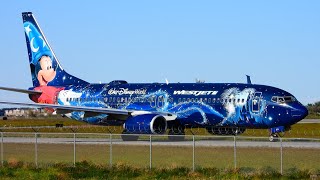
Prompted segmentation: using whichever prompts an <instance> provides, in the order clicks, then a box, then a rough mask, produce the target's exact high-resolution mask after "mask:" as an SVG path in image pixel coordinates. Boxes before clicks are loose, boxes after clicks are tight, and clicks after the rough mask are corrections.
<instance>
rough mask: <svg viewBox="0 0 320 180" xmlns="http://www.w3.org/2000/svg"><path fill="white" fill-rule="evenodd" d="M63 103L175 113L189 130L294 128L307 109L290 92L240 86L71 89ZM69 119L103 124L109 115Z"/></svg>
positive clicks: (122, 85) (77, 115)
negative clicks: (201, 128)
mask: <svg viewBox="0 0 320 180" xmlns="http://www.w3.org/2000/svg"><path fill="white" fill-rule="evenodd" d="M57 103H58V104H61V105H73V106H87V107H104V108H116V109H126V110H132V111H148V112H155V113H157V112H159V113H160V112H161V113H171V114H175V115H176V121H178V122H179V123H180V124H182V125H186V126H198V127H204V126H237V127H246V128H271V127H277V126H290V125H292V124H294V123H296V122H298V121H300V120H301V119H303V118H304V117H305V116H306V115H307V113H308V111H307V109H306V108H305V107H304V106H303V105H302V104H301V103H300V102H299V101H297V100H296V99H295V97H294V96H293V95H291V94H290V93H288V92H286V91H284V90H281V89H278V88H274V87H270V86H265V85H253V84H237V83H170V84H160V83H150V84H129V83H126V82H125V81H113V82H111V83H109V84H89V85H85V86H81V85H77V86H67V87H64V90H62V91H60V92H59V94H58V96H57ZM69 116H70V117H71V118H73V119H76V120H82V121H86V122H89V123H93V124H99V123H101V122H103V121H105V119H107V118H109V119H110V117H108V115H96V116H94V115H93V116H90V117H88V116H84V112H72V113H70V114H69Z"/></svg>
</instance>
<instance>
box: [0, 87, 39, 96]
mask: <svg viewBox="0 0 320 180" xmlns="http://www.w3.org/2000/svg"><path fill="white" fill-rule="evenodd" d="M0 89H1V90H6V91H13V92H19V93H26V94H41V93H42V92H41V91H33V90H26V89H18V88H9V87H1V86H0Z"/></svg>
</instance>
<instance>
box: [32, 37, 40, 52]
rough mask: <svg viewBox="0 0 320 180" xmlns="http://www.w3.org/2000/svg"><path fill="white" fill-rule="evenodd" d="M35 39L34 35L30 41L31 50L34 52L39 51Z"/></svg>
mask: <svg viewBox="0 0 320 180" xmlns="http://www.w3.org/2000/svg"><path fill="white" fill-rule="evenodd" d="M33 40H34V37H33V38H32V39H31V41H30V47H31V50H32V52H38V50H39V47H37V48H35V47H34V46H33Z"/></svg>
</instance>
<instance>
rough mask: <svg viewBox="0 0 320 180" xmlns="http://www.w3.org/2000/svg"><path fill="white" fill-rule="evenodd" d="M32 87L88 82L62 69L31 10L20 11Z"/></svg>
mask: <svg viewBox="0 0 320 180" xmlns="http://www.w3.org/2000/svg"><path fill="white" fill-rule="evenodd" d="M22 19H23V26H24V30H25V36H26V42H27V48H28V56H29V63H30V69H31V75H32V82H33V86H34V87H38V86H66V85H81V84H88V82H86V81H83V80H81V79H79V78H77V77H74V76H72V75H70V74H68V73H67V72H66V71H64V70H63V68H62V67H61V64H60V63H59V61H58V59H57V58H56V56H55V54H54V52H53V50H52V49H51V47H50V45H49V43H48V41H47V39H46V38H45V36H44V34H43V33H42V31H41V29H40V27H39V25H38V23H37V21H36V19H35V18H34V16H33V14H32V12H24V13H22Z"/></svg>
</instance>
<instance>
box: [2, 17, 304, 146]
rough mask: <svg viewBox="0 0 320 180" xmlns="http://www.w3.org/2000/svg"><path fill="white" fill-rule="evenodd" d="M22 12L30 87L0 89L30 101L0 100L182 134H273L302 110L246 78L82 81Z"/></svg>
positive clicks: (129, 128)
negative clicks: (193, 129)
mask: <svg viewBox="0 0 320 180" xmlns="http://www.w3.org/2000/svg"><path fill="white" fill-rule="evenodd" d="M22 17H23V26H24V31H25V37H26V42H27V48H28V56H29V62H30V69H31V75H32V82H33V87H32V88H29V89H28V90H24V89H16V88H7V87H1V88H0V89H3V90H9V91H15V92H20V93H27V94H29V97H30V99H31V100H32V101H34V102H35V103H18V102H4V101H2V102H1V103H4V104H14V105H26V106H35V107H43V108H49V109H52V110H55V111H56V112H57V113H59V114H62V115H65V116H67V117H70V118H72V119H75V120H78V121H85V122H87V123H90V124H100V125H123V127H124V131H123V134H163V133H165V132H168V134H169V135H176V134H177V135H184V129H185V128H188V127H205V128H206V129H207V130H208V132H209V133H211V134H216V135H222V134H229V135H230V134H233V135H236V134H241V133H243V132H244V131H245V129H246V128H268V129H270V135H271V136H272V137H273V136H275V135H277V133H279V132H284V131H285V130H287V129H288V128H290V126H291V125H292V124H295V123H297V122H298V121H300V120H301V119H303V118H304V117H305V116H306V115H307V114H308V111H307V109H306V108H305V107H304V106H303V105H302V104H301V103H300V102H299V101H297V99H296V98H295V97H294V96H293V95H292V94H290V93H288V92H286V91H283V90H281V89H278V88H275V87H270V86H265V85H255V84H251V81H250V78H248V82H247V83H246V84H238V83H170V84H169V83H166V84H162V83H146V84H145V83H139V84H138V83H137V84H136V83H127V82H126V81H118V80H117V81H112V82H110V83H107V84H92V83H89V82H86V81H84V80H81V79H79V78H77V77H75V76H72V75H70V74H68V73H67V72H66V71H65V70H64V69H63V68H62V67H61V65H60V63H59V61H58V59H57V58H56V56H55V54H54V52H53V50H52V48H51V47H50V45H49V43H48V41H47V39H46V38H45V36H44V34H43V32H42V31H41V29H40V27H39V26H38V24H37V21H36V20H35V18H34V16H33V14H32V13H31V12H25V13H22ZM170 137H171V138H172V137H174V136H169V138H170ZM182 137H183V136H182ZM122 138H123V140H136V139H138V135H136V136H122Z"/></svg>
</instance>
